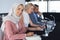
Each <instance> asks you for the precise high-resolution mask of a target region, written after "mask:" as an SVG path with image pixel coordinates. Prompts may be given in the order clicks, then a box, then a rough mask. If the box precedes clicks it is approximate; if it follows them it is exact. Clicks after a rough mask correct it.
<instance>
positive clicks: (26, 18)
mask: <svg viewBox="0 0 60 40" xmlns="http://www.w3.org/2000/svg"><path fill="white" fill-rule="evenodd" d="M33 10H34V5H33V4H32V3H28V4H26V5H25V10H24V11H23V14H22V20H23V21H24V25H25V27H26V29H27V32H26V33H29V32H32V33H33V36H31V37H27V40H41V37H40V35H35V33H34V31H41V30H43V28H40V25H36V24H33V23H32V21H31V19H30V17H29V14H31V13H32V12H33ZM29 24H30V25H31V26H32V27H31V26H29Z"/></svg>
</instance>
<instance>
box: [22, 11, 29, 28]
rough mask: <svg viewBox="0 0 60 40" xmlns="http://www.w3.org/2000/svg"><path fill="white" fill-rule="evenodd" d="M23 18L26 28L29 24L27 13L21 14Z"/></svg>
mask: <svg viewBox="0 0 60 40" xmlns="http://www.w3.org/2000/svg"><path fill="white" fill-rule="evenodd" d="M23 17H24V25H25V27H28V24H29V15H28V13H27V12H25V11H24V12H23Z"/></svg>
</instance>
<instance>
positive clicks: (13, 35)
mask: <svg viewBox="0 0 60 40" xmlns="http://www.w3.org/2000/svg"><path fill="white" fill-rule="evenodd" d="M23 9H24V6H23V4H15V5H14V6H13V7H12V9H11V10H10V12H9V14H8V15H7V16H6V17H5V18H4V19H3V24H2V27H1V29H2V31H3V32H4V39H3V40H25V37H26V36H27V35H28V34H25V32H26V29H25V27H24V26H23V25H22V22H21V21H20V19H21V15H22V12H23Z"/></svg>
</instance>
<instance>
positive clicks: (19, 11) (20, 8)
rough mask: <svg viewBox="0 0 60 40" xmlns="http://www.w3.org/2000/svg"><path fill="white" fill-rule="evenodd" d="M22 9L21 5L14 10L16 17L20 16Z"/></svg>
mask: <svg viewBox="0 0 60 40" xmlns="http://www.w3.org/2000/svg"><path fill="white" fill-rule="evenodd" d="M23 9H24V7H23V6H22V5H19V6H18V7H17V9H16V15H17V16H20V15H21V14H22V12H23Z"/></svg>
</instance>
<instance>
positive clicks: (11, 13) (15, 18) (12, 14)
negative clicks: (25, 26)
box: [1, 3, 21, 31]
mask: <svg viewBox="0 0 60 40" xmlns="http://www.w3.org/2000/svg"><path fill="white" fill-rule="evenodd" d="M19 5H20V3H16V4H15V5H13V7H12V8H11V9H10V11H9V13H8V15H7V16H6V17H4V18H3V23H2V26H1V29H2V31H4V28H5V24H4V23H5V22H6V21H7V20H9V21H11V22H13V23H15V24H18V22H19V19H20V18H21V16H17V15H16V12H15V10H16V9H17V7H18V6H19Z"/></svg>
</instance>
